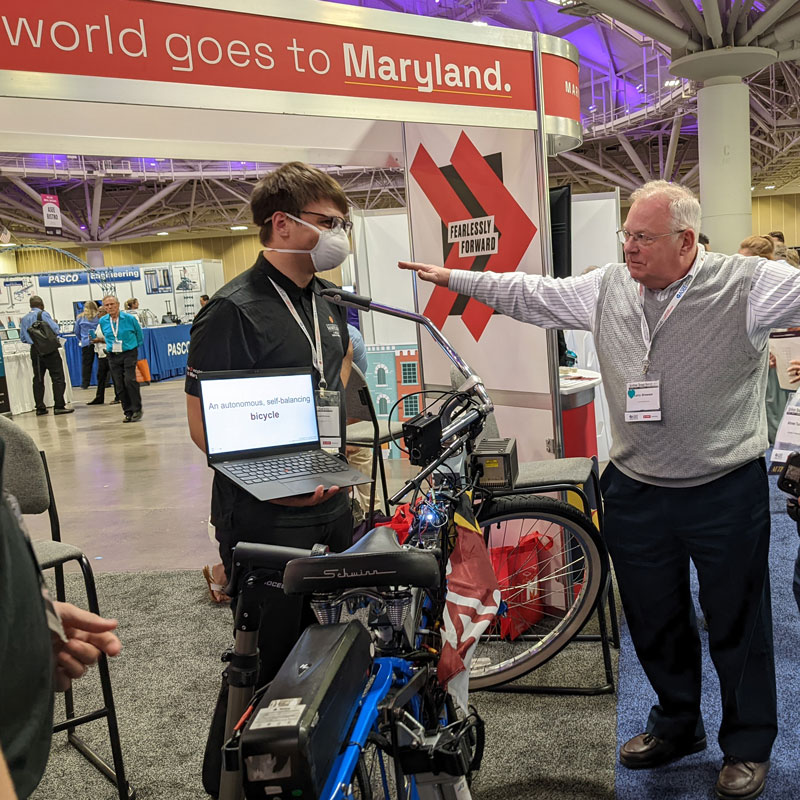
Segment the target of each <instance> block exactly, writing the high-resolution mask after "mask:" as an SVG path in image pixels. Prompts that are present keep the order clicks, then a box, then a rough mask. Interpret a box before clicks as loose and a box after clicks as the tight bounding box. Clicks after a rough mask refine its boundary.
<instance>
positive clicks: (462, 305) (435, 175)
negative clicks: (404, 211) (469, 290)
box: [410, 132, 536, 342]
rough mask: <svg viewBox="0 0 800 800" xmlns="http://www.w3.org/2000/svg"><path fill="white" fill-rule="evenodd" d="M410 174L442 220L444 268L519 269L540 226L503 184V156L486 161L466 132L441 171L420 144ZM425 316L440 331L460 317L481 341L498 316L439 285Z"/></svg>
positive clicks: (483, 306)
mask: <svg viewBox="0 0 800 800" xmlns="http://www.w3.org/2000/svg"><path fill="white" fill-rule="evenodd" d="M410 172H411V175H412V177H413V178H414V180H416V182H417V183H418V184H419V187H420V189H422V192H423V193H424V194H425V196H426V197H427V199H428V201H429V202H430V204H431V205H432V206H433V208H434V209H435V211H436V213H437V214H438V215H439V218H440V219H441V221H442V259H443V263H444V266H446V267H448V268H450V269H469V270H471V271H473V272H486V271H491V272H514V271H515V270H516V269H517V265H518V264H519V263H520V261H522V257H523V256H524V255H525V252H526V250H527V249H528V247H529V246H530V243H531V241H532V240H533V237H534V236H535V235H536V226H535V225H534V224H533V222H532V221H531V219H530V218H529V217H528V215H527V214H526V213H525V211H523V209H522V208H521V207H520V205H519V203H517V201H516V200H515V199H514V197H513V196H512V194H511V193H510V192H509V191H508V189H507V188H506V186H505V185H504V184H503V163H502V154H501V153H497V154H494V155H488V156H482V155H481V154H480V152H479V151H478V149H477V148H476V147H475V145H474V144H473V143H472V141H471V140H470V139H469V137H468V136H467V134H466V133H464V132H462V133H461V135H460V136H459V138H458V141H457V142H456V146H455V149H454V150H453V154H452V156H451V157H450V164H448V165H446V166H443V167H439V166H437V165H436V164H435V163H434V161H433V159H432V158H431V156H430V154H429V153H428V151H427V150H426V149H425V147H424V145H420V146H419V148H418V149H417V152H416V154H415V155H414V160H413V162H412V164H411V170H410ZM424 313H425V316H427V317H429V318H430V319H431V321H432V322H433V324H434V325H436V327H437V328H441V327H442V326H443V325H444V323H445V321H446V320H447V318H448V316H452V315H457V316H460V317H461V319H462V320H463V322H464V324H465V325H466V326H467V329H468V330H469V332H470V333H471V334H472V336H473V337H474V339H475V341H476V342H477V341H480V338H481V336H482V335H483V332H484V331H485V330H486V326H487V325H488V324H489V320H490V319H491V317H492V314H493V313H494V312H493V311H492V309H491V308H489V307H488V306H486V305H484V304H483V303H480V302H478V301H477V300H475V299H473V298H469V297H465V296H463V295H457V294H456V293H455V292H451V291H450V290H449V289H446V288H445V287H443V286H437V287H436V288H435V289H434V291H433V294H432V295H431V297H430V299H429V300H428V304H427V305H426V306H425V312H424Z"/></svg>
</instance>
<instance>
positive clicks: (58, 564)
mask: <svg viewBox="0 0 800 800" xmlns="http://www.w3.org/2000/svg"><path fill="white" fill-rule="evenodd" d="M0 437H2V439H3V441H4V443H5V446H6V459H5V464H6V469H5V471H4V474H5V487H4V488H5V489H6V490H7V491H8V492H9V493H10V494H13V495H14V496H15V497H16V498H17V501H18V502H19V505H20V509H21V511H22V513H23V514H43V513H44V512H45V511H46V512H47V514H48V516H49V519H50V532H51V536H52V538H51V539H49V540H48V539H43V540H37V541H34V542H33V543H32V544H33V551H34V554H35V555H36V560H37V561H38V562H39V567H40V568H41V569H42V570H45V569H53V570H54V571H55V583H56V599H57V600H60V601H61V602H64V601H65V590H64V564H66V563H67V562H68V561H76V562H77V563H78V566H79V567H80V568H81V572H82V573H83V582H84V585H85V587H86V598H87V602H88V607H89V611H92V612H93V613H95V614H99V613H100V608H99V605H98V602H97V591H96V588H95V582H94V574H93V572H92V567H91V565H90V563H89V560H88V559H87V557H86V556H85V555H84V553H82V552H81V550H79V549H78V548H77V547H74V546H73V545H71V544H66V543H65V542H62V541H61V525H60V523H59V519H58V509H57V508H56V502H55V498H54V496H53V486H52V483H51V482H50V472H49V470H48V468H47V459H46V457H45V454H44V452H42V451H40V450H39V449H38V448H37V446H36V443H35V442H34V441H33V439H32V438H31V437H30V436H29V435H28V434H27V433H25V431H23V430H22V429H21V428H19V427H18V426H17V425H15V424H14V423H13V422H11V421H10V420H8V419H6V418H5V417H2V416H0ZM97 667H98V673H99V675H100V685H101V688H102V694H103V707H102V708H99V709H96V710H95V711H90V712H88V713H86V714H81V715H79V716H76V714H75V708H74V700H73V692H72V689H70V690H68V691H67V692H65V693H64V706H65V711H66V714H65V717H66V718H65V720H64V721H63V722H58V723H56V724H55V725H54V726H53V732H54V733H58V732H59V731H64V730H65V731H67V738H68V740H69V743H70V744H71V745H72V746H73V747H75V749H76V750H78V751H79V752H80V753H81V754H82V755H83V756H84V757H85V758H86V759H87V760H88V761H89V763H91V764H92V766H94V767H95V768H96V769H98V770H99V771H100V772H101V773H102V774H103V775H105V776H106V777H107V778H108V779H109V780H110V781H111V782H112V783H113V784H114V785H115V786H116V787H117V792H118V794H119V798H120V800H133V798H135V797H136V790H135V789H134V788H133V787H132V786H130V784H129V783H128V782H127V780H126V779H125V767H124V764H123V759H122V746H121V744H120V738H119V729H118V726H117V712H116V707H115V705H114V694H113V692H112V689H111V676H110V674H109V669H108V659H107V657H106V655H105V654H101V656H100V659H99V661H98V663H97ZM98 719H105V720H106V723H107V725H108V738H109V742H110V745H111V754H112V760H113V768H112V767H111V766H110V765H109V764H108V763H107V762H106V761H105V760H104V759H103V758H101V757H100V756H99V755H98V754H97V753H96V752H95V751H94V750H92V749H91V748H90V747H89V746H88V745H87V744H86V742H84V741H83V739H81V738H80V737H79V736H78V735H77V733H76V732H75V729H76V727H77V726H78V725H84V724H85V723H87V722H93V721H94V720H98Z"/></svg>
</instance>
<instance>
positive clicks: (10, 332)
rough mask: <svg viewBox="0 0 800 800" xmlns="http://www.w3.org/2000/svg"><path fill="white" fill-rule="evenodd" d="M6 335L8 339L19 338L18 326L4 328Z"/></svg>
mask: <svg viewBox="0 0 800 800" xmlns="http://www.w3.org/2000/svg"><path fill="white" fill-rule="evenodd" d="M6 336H7V338H8V339H9V341H10V340H11V339H19V328H8V329H7V330H6Z"/></svg>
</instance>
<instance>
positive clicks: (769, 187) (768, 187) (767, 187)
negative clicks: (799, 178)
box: [764, 183, 775, 189]
mask: <svg viewBox="0 0 800 800" xmlns="http://www.w3.org/2000/svg"><path fill="white" fill-rule="evenodd" d="M764 188H765V189H774V188H775V184H774V183H771V184H770V185H769V186H765V187H764Z"/></svg>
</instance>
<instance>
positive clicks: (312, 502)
mask: <svg viewBox="0 0 800 800" xmlns="http://www.w3.org/2000/svg"><path fill="white" fill-rule="evenodd" d="M338 491H339V487H338V486H331V488H330V489H326V488H325V487H324V486H322V485H321V484H320V485H319V486H317V488H316V489H315V490H314V494H301V495H297V497H276V498H275V499H274V500H270V503H275V504H276V505H279V506H294V507H296V508H305V507H307V506H318V505H319V504H320V503H324V502H325V501H326V500H330V499H331V497H333V496H334V495H335V494H336V492H338Z"/></svg>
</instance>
